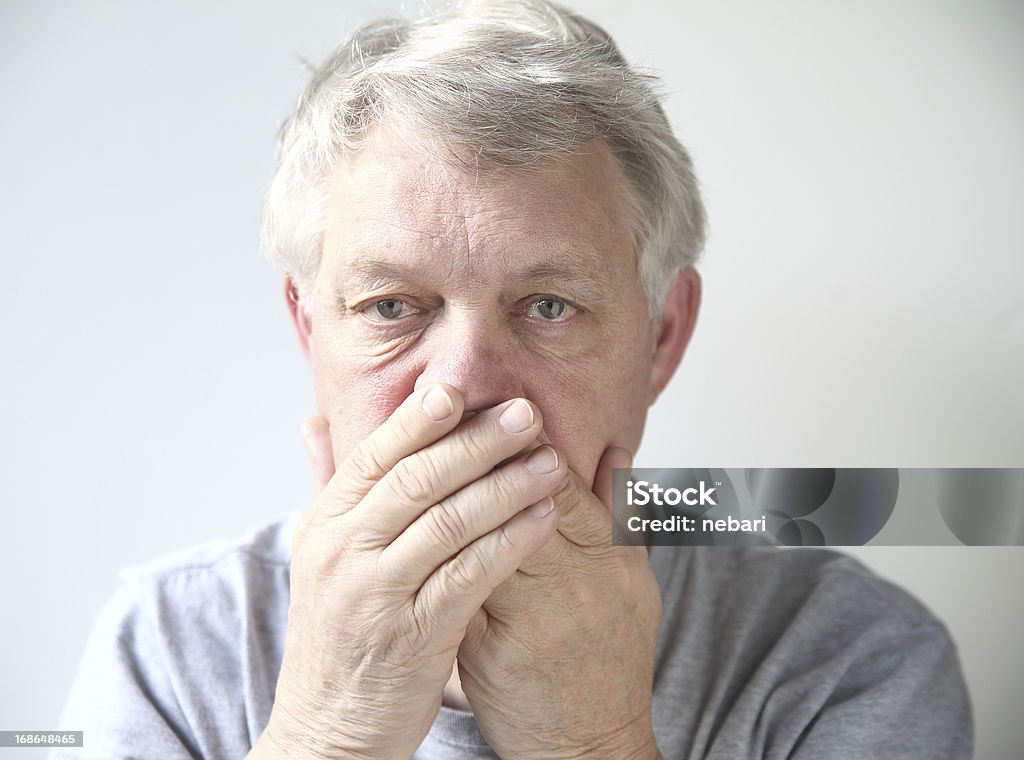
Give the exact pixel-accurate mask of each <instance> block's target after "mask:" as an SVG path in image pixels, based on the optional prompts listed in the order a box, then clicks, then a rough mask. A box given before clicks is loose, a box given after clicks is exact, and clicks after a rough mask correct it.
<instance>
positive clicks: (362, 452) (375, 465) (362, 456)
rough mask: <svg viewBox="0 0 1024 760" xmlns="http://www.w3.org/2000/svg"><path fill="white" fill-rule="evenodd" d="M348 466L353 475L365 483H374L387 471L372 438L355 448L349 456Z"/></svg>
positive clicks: (377, 446)
mask: <svg viewBox="0 0 1024 760" xmlns="http://www.w3.org/2000/svg"><path fill="white" fill-rule="evenodd" d="M349 464H350V465H351V469H352V471H353V474H354V475H355V476H356V477H358V478H361V479H362V480H363V481H365V482H367V483H375V482H376V481H378V480H380V479H381V478H382V477H384V475H385V474H386V473H387V471H388V468H387V467H385V466H384V457H383V456H382V455H381V451H380V447H379V445H378V444H377V443H376V442H375V441H374V439H373V438H372V437H371V438H367V439H366V440H365V441H363V442H362V443H360V444H359V445H358V446H356V448H355V449H354V450H353V451H352V453H351V454H350V455H349Z"/></svg>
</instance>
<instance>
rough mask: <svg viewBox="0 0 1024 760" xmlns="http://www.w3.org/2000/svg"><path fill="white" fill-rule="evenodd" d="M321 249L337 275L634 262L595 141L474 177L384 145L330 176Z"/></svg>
mask: <svg viewBox="0 0 1024 760" xmlns="http://www.w3.org/2000/svg"><path fill="white" fill-rule="evenodd" d="M324 253H325V259H329V260H331V261H330V266H331V268H332V269H335V270H336V274H337V275H341V276H346V275H350V274H361V275H373V274H374V272H375V271H377V272H378V273H379V272H382V271H383V269H384V268H386V267H387V266H388V265H391V264H393V265H395V266H405V267H410V266H412V267H417V266H434V267H436V266H437V264H438V262H439V261H447V262H451V264H452V265H454V266H457V265H458V264H459V263H460V262H461V263H463V264H465V266H466V267H468V268H470V269H472V268H474V267H476V266H478V265H481V264H486V265H487V266H488V267H490V268H491V269H492V270H495V271H504V273H505V274H506V275H507V276H509V277H545V278H555V277H558V276H562V275H565V274H566V273H568V272H573V271H589V272H591V273H595V274H600V273H607V274H611V272H612V271H614V270H618V269H619V266H616V264H619V263H625V262H616V261H612V260H609V259H612V258H615V259H618V258H625V259H627V260H628V261H632V258H633V256H632V254H633V252H632V228H631V225H630V219H629V217H628V212H627V207H626V203H625V198H624V192H623V186H622V179H621V174H620V172H619V170H618V166H617V163H616V162H615V160H614V158H613V157H612V156H611V154H610V152H608V151H607V148H605V147H604V146H603V145H602V144H593V145H590V146H589V147H588V150H586V151H582V152H580V153H577V154H572V155H568V156H565V157H560V158H558V159H553V160H551V161H549V162H546V163H545V164H543V165H541V166H538V167H534V168H531V169H528V170H518V169H517V170H501V171H487V172H482V173H481V172H472V171H467V170H460V169H458V168H453V167H452V166H450V165H447V164H445V163H442V162H440V161H438V160H436V159H434V158H432V157H431V156H429V155H427V154H425V153H424V152H422V151H417V150H415V149H413V148H411V147H410V146H408V145H406V144H403V143H401V142H398V141H394V140H386V139H382V140H378V141H376V142H375V143H373V144H371V146H369V147H368V148H366V149H364V151H363V152H361V153H360V154H359V155H357V156H356V157H355V159H354V160H352V161H350V162H348V164H347V165H346V166H345V167H343V168H342V169H341V170H340V171H339V172H338V175H337V179H336V184H335V187H334V194H333V198H332V203H331V207H330V209H329V221H328V228H327V234H326V237H325V251H324ZM391 268H392V269H394V266H393V267H391Z"/></svg>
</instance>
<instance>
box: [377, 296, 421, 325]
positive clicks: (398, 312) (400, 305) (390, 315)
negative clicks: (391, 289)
mask: <svg viewBox="0 0 1024 760" xmlns="http://www.w3.org/2000/svg"><path fill="white" fill-rule="evenodd" d="M415 312H416V310H415V309H413V308H412V307H410V306H409V305H408V304H406V303H405V301H403V300H402V299H400V298H384V299H382V300H380V301H375V302H374V303H372V304H370V305H369V307H367V309H366V314H367V316H368V317H370V319H375V320H378V321H380V320H387V321H394V320H396V319H402V318H403V317H407V316H411V315H412V314H415Z"/></svg>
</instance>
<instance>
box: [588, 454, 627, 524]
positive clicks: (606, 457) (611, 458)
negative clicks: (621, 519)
mask: <svg viewBox="0 0 1024 760" xmlns="http://www.w3.org/2000/svg"><path fill="white" fill-rule="evenodd" d="M632 466H633V455H632V454H630V453H629V451H627V450H626V449H624V448H622V447H621V446H609V447H608V448H607V449H605V451H604V454H603V455H602V456H601V461H600V462H598V464H597V472H596V473H595V474H594V493H595V494H596V495H597V498H599V499H600V500H601V501H602V502H603V503H604V505H605V506H606V507H607V508H608V511H609V512H611V511H612V470H616V469H624V470H628V469H629V468H630V467H632Z"/></svg>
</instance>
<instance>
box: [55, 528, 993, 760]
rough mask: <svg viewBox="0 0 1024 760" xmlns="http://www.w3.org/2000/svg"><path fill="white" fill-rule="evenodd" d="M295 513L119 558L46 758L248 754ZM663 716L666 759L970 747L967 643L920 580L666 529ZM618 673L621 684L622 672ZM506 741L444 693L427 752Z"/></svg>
mask: <svg viewBox="0 0 1024 760" xmlns="http://www.w3.org/2000/svg"><path fill="white" fill-rule="evenodd" d="M297 517H298V513H297V512H296V513H293V514H291V515H289V516H288V517H287V518H286V519H284V520H281V521H277V522H274V523H272V524H269V525H266V526H262V527H260V528H258V529H257V530H255V531H253V532H252V533H251V534H250V535H248V536H247V537H246V538H244V539H243V540H241V541H237V542H219V543H211V544H206V545H203V546H201V547H198V548H195V549H190V550H188V551H185V552H181V553H178V554H175V555H172V556H169V557H167V558H165V559H162V560H158V561H156V562H153V563H150V564H147V565H145V566H141V567H137V568H132V569H129V570H125V571H124V572H122V574H121V576H120V579H119V584H118V587H117V589H116V591H115V592H114V596H113V598H112V599H111V600H110V601H109V602H107V604H106V605H105V606H104V607H103V609H102V610H101V611H100V613H99V616H98V619H97V621H96V624H95V627H94V629H93V631H92V635H91V637H90V639H89V643H88V645H87V647H86V650H85V653H84V655H83V657H82V661H81V665H80V668H79V672H78V675H77V678H76V680H75V683H74V686H73V688H72V691H71V694H70V696H69V699H68V702H67V705H66V707H65V711H64V715H63V716H62V719H61V722H60V725H61V728H63V729H66V730H82V731H84V732H85V735H84V745H85V746H84V747H83V748H81V749H63V750H55V751H54V752H53V753H52V754H51V755H50V757H51V758H77V759H78V760H82V759H84V758H104V759H105V760H110V759H111V758H129V757H130V758H136V759H138V760H144V759H147V758H152V759H153V760H174V759H175V758H242V757H244V756H245V754H246V753H247V752H248V751H249V749H250V748H251V747H252V745H253V744H254V743H255V741H256V740H257V739H258V738H259V736H260V734H261V733H262V731H263V728H264V726H265V725H266V723H267V720H268V719H269V717H270V710H271V706H272V704H273V697H274V686H275V683H276V681H277V674H278V670H279V669H280V664H281V657H282V647H283V643H284V631H285V625H286V622H287V613H288V594H289V591H288V574H289V553H290V543H291V530H292V527H293V525H294V521H295V519H296V518H297ZM651 566H652V569H653V570H654V573H655V575H656V577H657V578H658V582H659V584H660V586H661V590H662V595H663V599H664V605H663V619H662V627H661V632H660V635H659V640H658V650H657V657H656V661H655V672H654V703H653V720H654V732H655V737H656V738H657V742H658V746H659V748H660V749H661V752H662V754H663V755H664V756H665V758H666V759H667V760H669V759H671V758H679V759H680V760H682V758H687V759H694V758H713V759H714V760H738V759H740V758H773V759H774V758H779V759H781V758H797V759H799V760H803V759H805V758H815V760H823V759H828V758H837V759H838V758H842V759H843V760H847V759H849V758H857V759H858V760H870V759H871V758H885V760H894V759H895V758H922V760H923V759H925V758H926V759H927V760H938V759H940V758H969V757H970V756H971V749H972V746H973V729H972V719H971V708H970V702H969V699H968V696H967V690H966V688H965V686H964V681H963V677H962V675H961V671H960V665H959V662H958V659H957V652H956V647H955V646H954V644H953V642H952V640H951V639H950V637H949V634H948V633H947V631H946V629H945V628H944V627H943V625H942V624H941V623H940V622H939V621H938V620H936V618H935V617H934V616H933V615H932V614H931V613H929V612H928V611H927V610H926V609H925V608H924V607H922V606H921V605H920V604H919V603H918V602H917V601H915V600H914V599H913V598H912V597H911V596H909V595H908V594H907V593H906V592H904V591H902V590H900V589H899V588H897V587H896V586H893V585H892V584H890V583H888V582H886V581H884V580H882V579H880V578H878V577H877V576H875V575H873V574H872V573H871V572H870V571H869V570H867V569H866V568H865V567H864V566H863V565H861V564H860V563H858V562H856V561H855V560H853V559H852V558H850V557H848V556H845V555H841V554H837V553H835V552H829V551H823V550H816V549H792V550H779V549H771V548H761V547H663V546H658V547H653V548H652V549H651ZM615 679H616V674H615V673H608V687H609V688H615ZM493 757H497V756H496V755H495V754H494V753H493V752H491V750H490V749H489V748H488V747H487V744H486V742H485V741H484V738H483V736H482V735H481V733H480V731H479V729H478V728H477V726H476V723H475V721H474V719H473V716H472V714H471V713H464V712H460V711H457V710H450V709H448V708H442V709H441V712H440V713H439V715H438V717H437V719H436V720H435V722H434V725H433V727H432V728H431V730H430V734H429V735H428V736H427V738H426V740H425V741H424V742H423V744H422V746H421V747H420V748H419V750H418V751H417V752H416V755H415V758H416V760H456V759H458V760H469V759H475V758H493Z"/></svg>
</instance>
